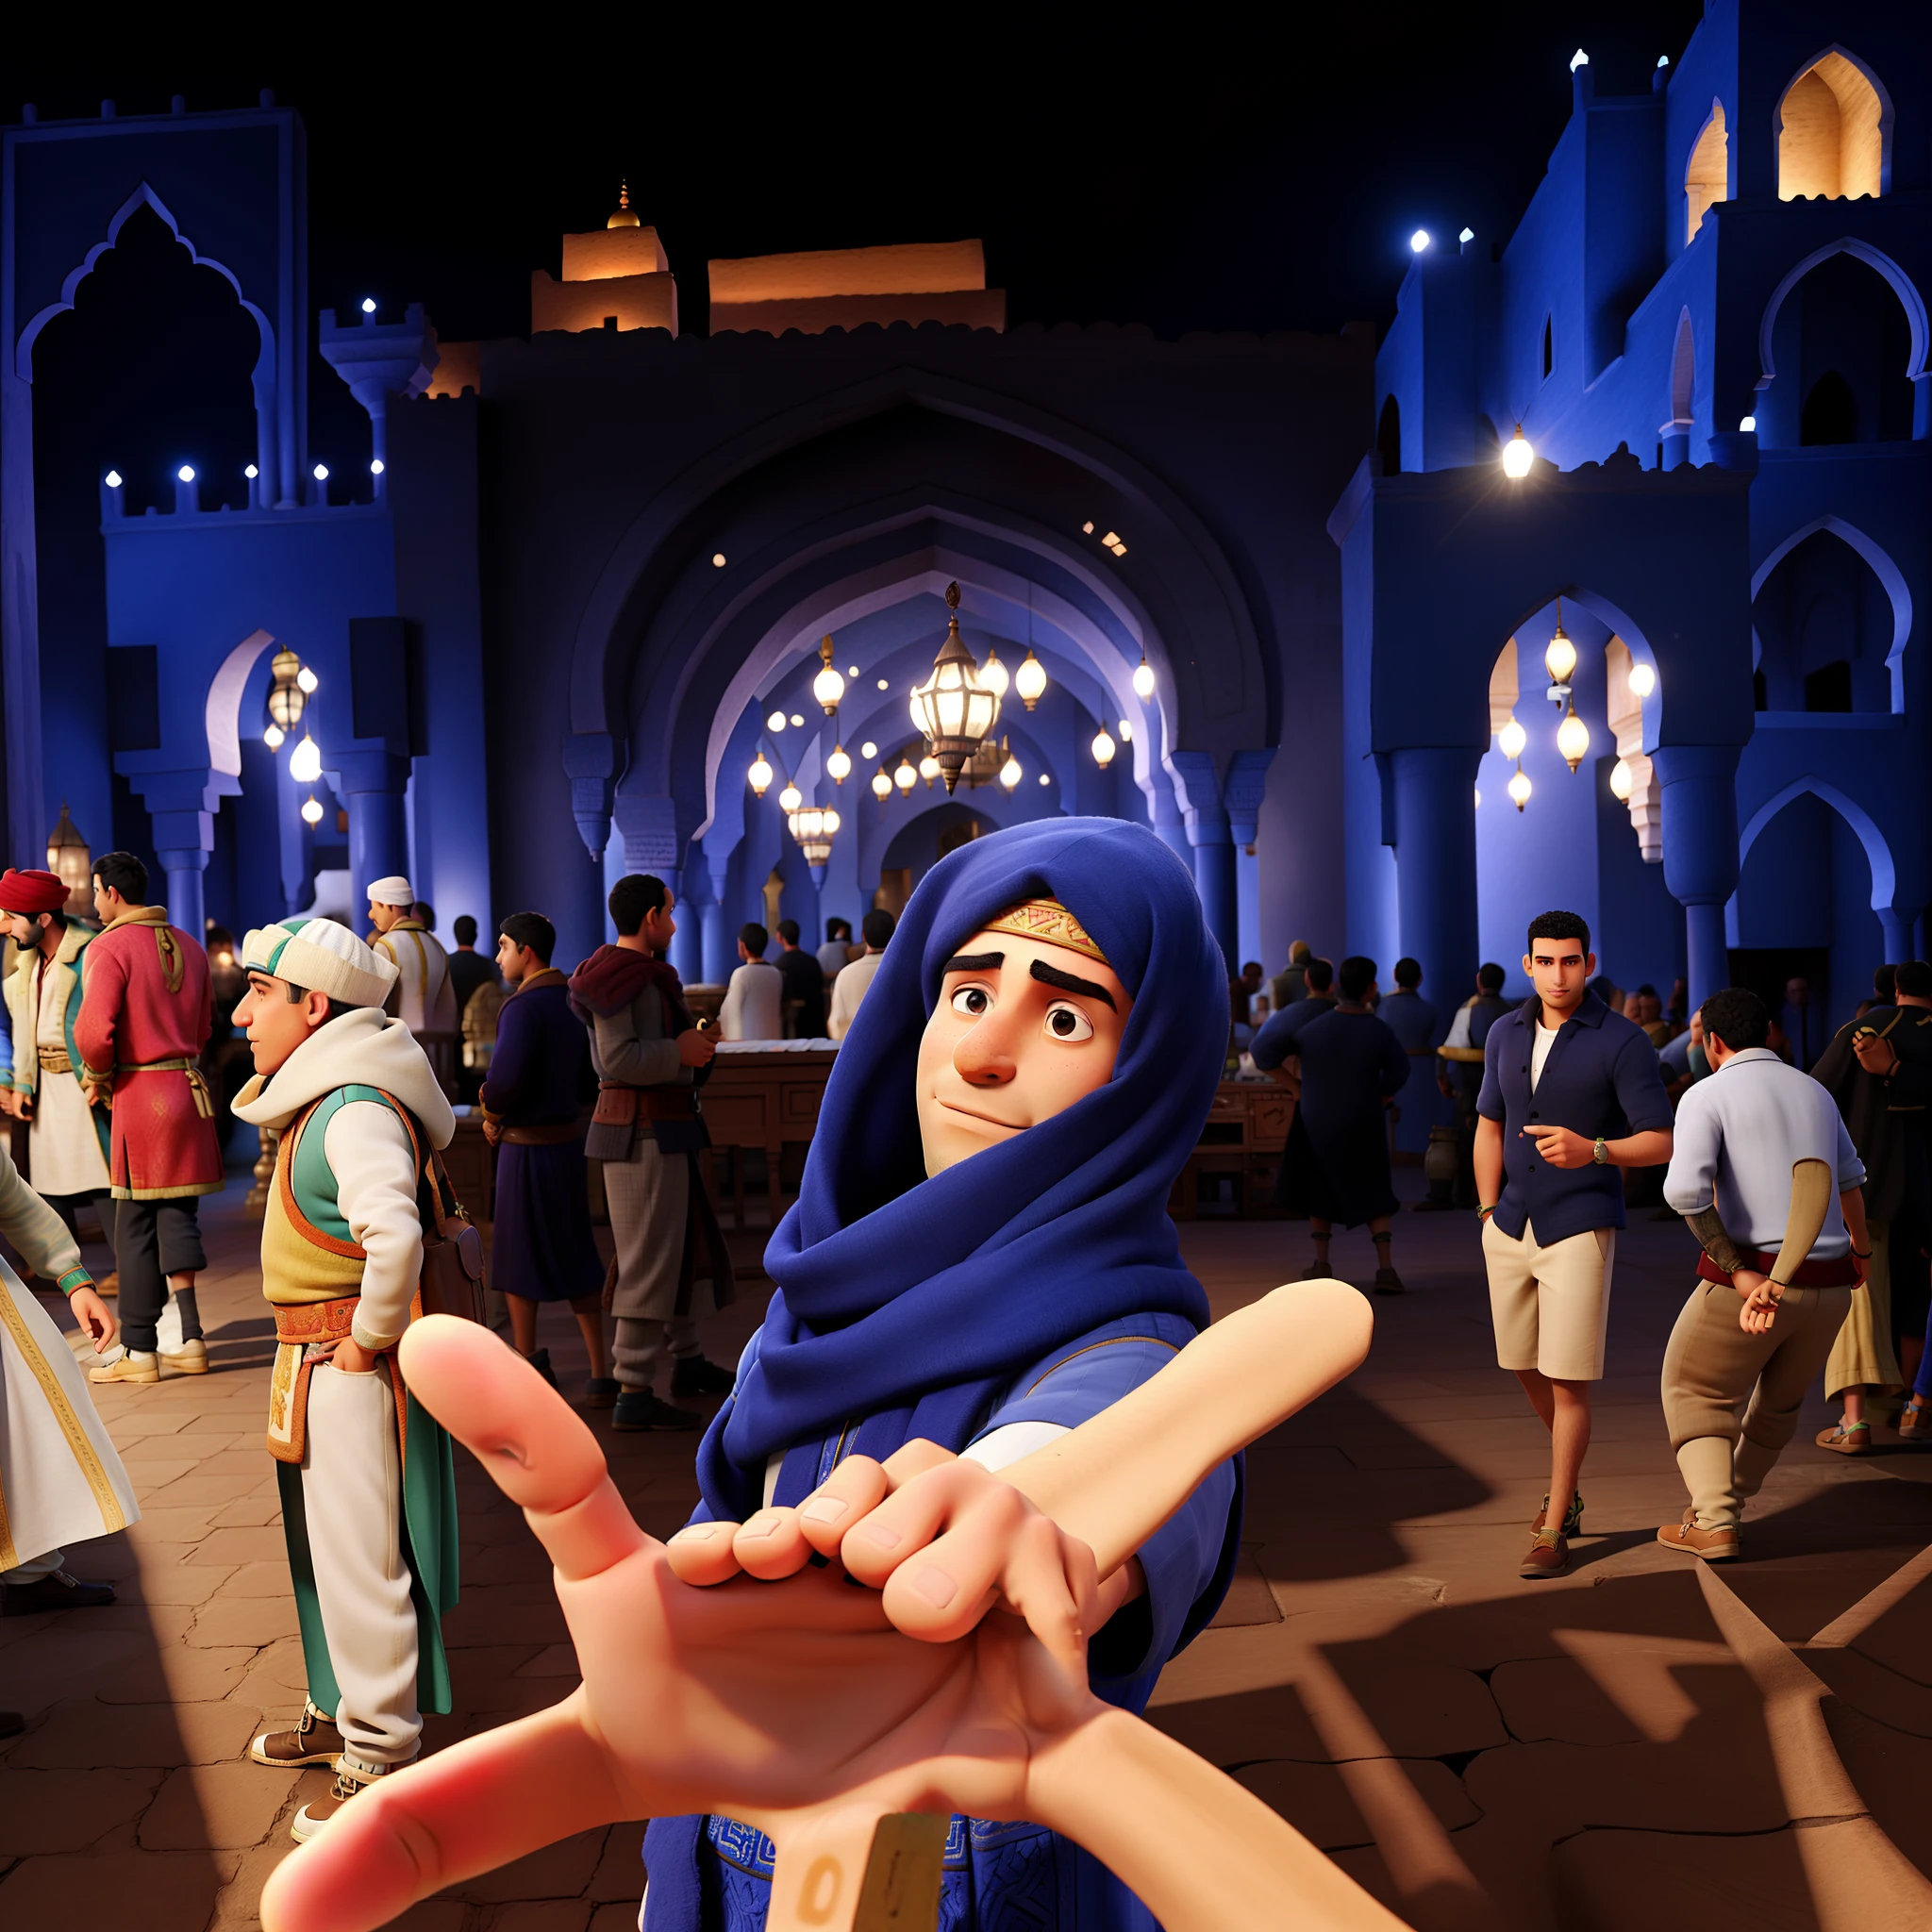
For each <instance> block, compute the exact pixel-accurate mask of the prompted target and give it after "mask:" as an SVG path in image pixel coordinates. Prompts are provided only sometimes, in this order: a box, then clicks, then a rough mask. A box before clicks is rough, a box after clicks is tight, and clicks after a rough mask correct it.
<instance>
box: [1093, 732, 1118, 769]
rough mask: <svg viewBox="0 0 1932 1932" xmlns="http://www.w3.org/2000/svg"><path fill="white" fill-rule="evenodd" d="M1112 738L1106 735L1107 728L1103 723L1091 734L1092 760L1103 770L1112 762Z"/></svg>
mask: <svg viewBox="0 0 1932 1932" xmlns="http://www.w3.org/2000/svg"><path fill="white" fill-rule="evenodd" d="M1113 751H1114V745H1113V740H1112V739H1111V738H1109V737H1108V735H1107V729H1106V727H1105V726H1104V725H1103V726H1102V728H1101V729H1100V730H1098V731H1096V732H1095V733H1094V734H1093V762H1094V763H1095V764H1096V765H1098V766H1099V767H1100V769H1101V770H1102V771H1103V772H1104V771H1106V770H1107V768H1108V766H1109V765H1110V764H1112V763H1113Z"/></svg>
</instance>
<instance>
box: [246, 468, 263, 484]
mask: <svg viewBox="0 0 1932 1932" xmlns="http://www.w3.org/2000/svg"><path fill="white" fill-rule="evenodd" d="M242 475H244V476H246V477H247V478H248V480H249V481H250V482H251V483H253V482H254V481H255V479H256V478H257V477H258V475H261V472H260V471H259V470H258V469H257V468H256V467H255V465H254V464H253V463H250V464H249V465H248V467H247V468H246V469H245V470H243V471H242Z"/></svg>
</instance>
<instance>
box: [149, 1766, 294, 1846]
mask: <svg viewBox="0 0 1932 1932" xmlns="http://www.w3.org/2000/svg"><path fill="white" fill-rule="evenodd" d="M300 1775H301V1774H300V1773H299V1772H292V1771H270V1770H269V1769H268V1767H267V1766H266V1765H261V1764H252V1763H247V1762H243V1763H240V1764H235V1763H229V1764H199V1765H185V1766H183V1767H182V1768H181V1769H179V1770H177V1771H171V1772H170V1773H169V1774H168V1776H167V1779H166V1782H164V1783H163V1784H162V1786H161V1788H160V1790H159V1791H158V1792H157V1793H156V1796H155V1801H154V1804H153V1805H152V1806H151V1807H149V1808H148V1811H147V1813H146V1815H145V1816H144V1817H143V1818H142V1821H141V1842H142V1846H143V1848H145V1849H146V1850H149V1851H162V1852H194V1851H213V1850H216V1849H227V1850H232V1851H244V1850H246V1849H247V1848H248V1847H249V1846H250V1845H255V1844H258V1843H260V1841H261V1840H262V1839H264V1838H265V1837H266V1836H267V1835H268V1830H269V1827H270V1826H271V1825H272V1824H274V1823H275V1818H276V1816H277V1814H278V1813H279V1812H280V1811H281V1809H282V1807H283V1805H284V1803H285V1802H286V1801H287V1799H288V1796H289V1793H290V1792H291V1790H294V1788H295V1784H296V1780H297V1779H298V1778H299V1777H300Z"/></svg>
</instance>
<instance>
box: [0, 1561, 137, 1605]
mask: <svg viewBox="0 0 1932 1932" xmlns="http://www.w3.org/2000/svg"><path fill="white" fill-rule="evenodd" d="M113 1601H114V1586H113V1585H112V1584H111V1583H83V1582H82V1581H81V1580H80V1578H79V1577H77V1576H70V1575H69V1574H67V1572H66V1571H64V1570H50V1571H49V1572H48V1573H47V1574H46V1575H44V1576H36V1577H35V1578H34V1580H33V1581H32V1582H31V1583H8V1584H5V1585H0V1617H34V1616H38V1615H39V1614H40V1613H41V1611H42V1610H97V1609H102V1608H104V1607H106V1606H107V1605H108V1604H110V1603H112V1602H113Z"/></svg>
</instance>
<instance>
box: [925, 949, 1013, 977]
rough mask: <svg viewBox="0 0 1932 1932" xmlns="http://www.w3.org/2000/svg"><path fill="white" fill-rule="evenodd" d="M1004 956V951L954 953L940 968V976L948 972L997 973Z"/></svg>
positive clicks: (1004, 959)
mask: <svg viewBox="0 0 1932 1932" xmlns="http://www.w3.org/2000/svg"><path fill="white" fill-rule="evenodd" d="M1006 958H1007V956H1006V955H1005V954H1004V953H955V954H954V955H953V957H952V958H950V959H948V960H947V961H946V963H945V964H944V965H943V966H941V968H940V977H941V979H943V978H944V977H945V976H946V974H949V973H997V972H998V971H999V970H1000V968H1001V966H1002V965H1003V964H1005V962H1006Z"/></svg>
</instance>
